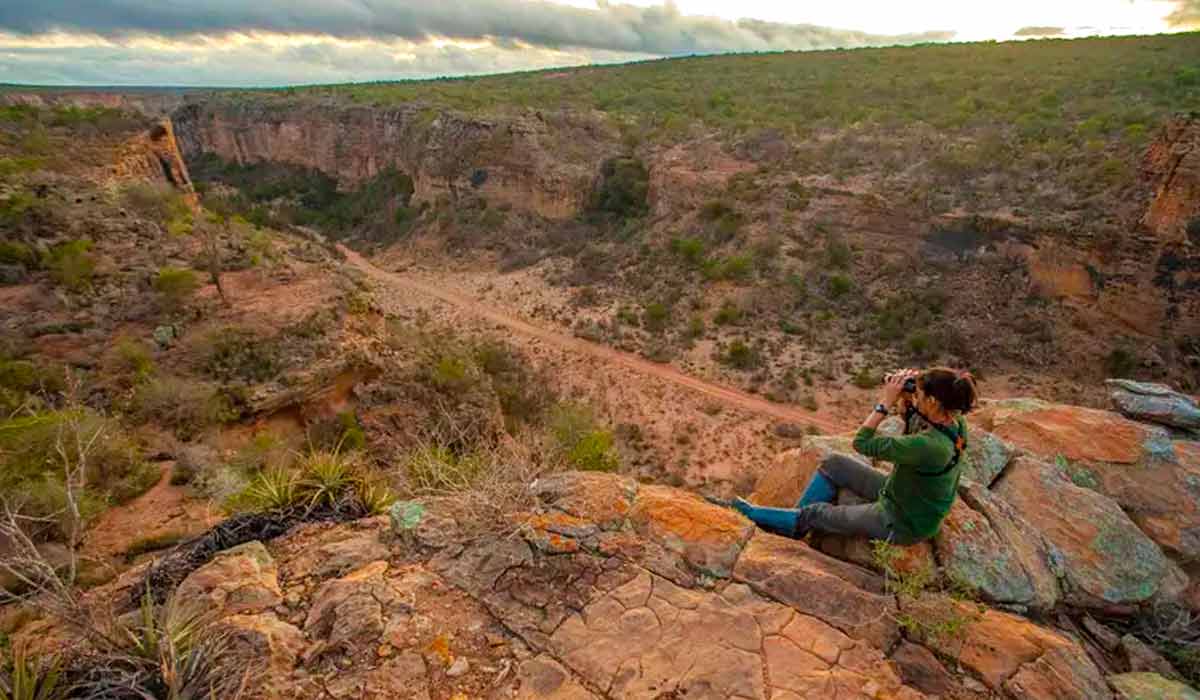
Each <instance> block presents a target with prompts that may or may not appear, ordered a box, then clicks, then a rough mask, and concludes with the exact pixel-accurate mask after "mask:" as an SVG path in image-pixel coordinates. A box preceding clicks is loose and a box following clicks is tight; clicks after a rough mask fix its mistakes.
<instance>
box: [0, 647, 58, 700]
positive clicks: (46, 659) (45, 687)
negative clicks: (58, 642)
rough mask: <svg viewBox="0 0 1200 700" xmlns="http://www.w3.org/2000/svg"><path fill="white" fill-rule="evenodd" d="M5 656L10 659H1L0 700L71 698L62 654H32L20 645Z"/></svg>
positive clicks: (56, 699) (55, 699) (27, 648)
mask: <svg viewBox="0 0 1200 700" xmlns="http://www.w3.org/2000/svg"><path fill="white" fill-rule="evenodd" d="M3 651H5V652H8V650H3ZM5 656H8V657H9V658H3V657H0V700H65V699H66V698H67V697H68V696H69V695H70V693H71V690H72V688H71V686H70V682H69V681H68V680H67V678H66V675H65V673H64V670H65V669H64V663H63V659H62V657H60V656H59V655H57V654H35V653H31V652H30V650H29V646H28V644H27V643H25V642H21V643H18V644H16V645H14V646H13V648H12V650H11V652H10V653H6V654H5Z"/></svg>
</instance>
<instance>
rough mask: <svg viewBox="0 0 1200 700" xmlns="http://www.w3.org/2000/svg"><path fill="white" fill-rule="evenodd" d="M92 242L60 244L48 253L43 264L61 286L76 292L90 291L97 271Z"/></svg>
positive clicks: (75, 241) (79, 241) (82, 240)
mask: <svg viewBox="0 0 1200 700" xmlns="http://www.w3.org/2000/svg"><path fill="white" fill-rule="evenodd" d="M91 249H92V242H91V241H89V240H85V239H78V240H74V241H69V242H67V243H60V244H58V245H56V246H54V247H53V248H51V249H50V250H49V252H47V253H46V256H45V259H44V260H43V261H42V264H43V265H44V266H45V267H46V269H48V270H49V271H50V276H51V277H53V278H54V279H55V281H57V282H58V283H59V284H61V285H63V286H64V287H66V288H67V289H70V290H71V291H74V292H80V291H83V290H85V289H89V288H91V286H92V275H93V274H94V273H95V270H96V259H95V258H94V257H92V255H91V253H90V252H89V251H91Z"/></svg>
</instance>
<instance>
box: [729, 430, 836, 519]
mask: <svg viewBox="0 0 1200 700" xmlns="http://www.w3.org/2000/svg"><path fill="white" fill-rule="evenodd" d="M852 441H853V439H852V438H851V437H848V436H836V435H833V436H831V435H809V436H807V437H805V438H804V439H803V440H802V441H801V443H800V447H798V448H796V449H794V450H786V451H784V452H781V453H779V455H777V456H776V457H775V461H774V462H773V463H772V464H771V465H770V466H768V467H767V468H766V469H765V470H764V471H763V473H762V474H761V475H760V476H759V478H758V481H757V483H755V485H754V493H752V494H751V495H750V497H749V499H750V500H751V501H753V502H755V503H758V504H761V505H765V506H772V507H775V508H795V507H796V504H797V503H798V502H799V501H800V497H801V496H802V495H804V489H805V488H806V487H807V486H808V482H809V481H810V480H811V479H812V476H813V474H815V473H816V471H817V467H819V466H821V461H822V460H823V459H825V458H826V457H827V456H829V455H830V454H833V453H840V454H847V455H853V454H854V448H853V447H852V446H851V444H850V443H851V442H852Z"/></svg>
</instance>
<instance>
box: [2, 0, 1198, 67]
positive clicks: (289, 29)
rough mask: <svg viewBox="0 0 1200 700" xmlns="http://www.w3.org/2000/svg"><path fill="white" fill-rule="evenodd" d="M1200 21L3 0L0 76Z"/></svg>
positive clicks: (988, 13)
mask: <svg viewBox="0 0 1200 700" xmlns="http://www.w3.org/2000/svg"><path fill="white" fill-rule="evenodd" d="M1198 27H1200V0H1005V1H1004V2H999V3H986V4H985V3H976V2H964V1H963V0H907V1H906V2H898V1H897V0H831V1H826V2H803V1H799V2H797V1H796V0H737V1H736V2H733V1H731V0H674V1H673V2H672V1H670V0H665V1H664V0H292V1H291V2H289V1H287V0H74V1H72V0H0V82H16V83H38V84H54V85H226V86H237V85H283V84H303V83H325V82H349V81H363V80H388V79H404V78H423V77H434V76H444V75H472V74H480V73H495V72H506V71H514V70H526V69H531V68H545V67H551V66H567V65H580V64H588V63H611V62H617V61H627V60H633V59H642V58H652V57H660V56H673V55H684V54H693V53H721V52H730V51H774V50H786V49H820V48H833V47H839V46H841V47H854V46H871V45H881V44H898V43H912V42H917V41H970V40H978V39H1010V38H1013V37H1024V36H1044V35H1057V36H1068V37H1074V36H1087V35H1094V34H1146V33H1157V32H1166V31H1180V30H1184V29H1187V28H1198Z"/></svg>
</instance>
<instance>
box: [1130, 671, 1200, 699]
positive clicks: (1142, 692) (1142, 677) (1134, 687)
mask: <svg viewBox="0 0 1200 700" xmlns="http://www.w3.org/2000/svg"><path fill="white" fill-rule="evenodd" d="M1108 682H1109V684H1110V685H1112V687H1113V689H1114V690H1116V691H1117V697H1118V698H1120V700H1200V692H1197V691H1196V690H1194V689H1193V688H1190V687H1188V686H1186V685H1184V684H1183V683H1180V682H1178V681H1173V680H1171V679H1169V678H1163V677H1162V676H1160V675H1158V674H1157V673H1144V672H1143V673H1119V674H1117V675H1114V676H1109V677H1108Z"/></svg>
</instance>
